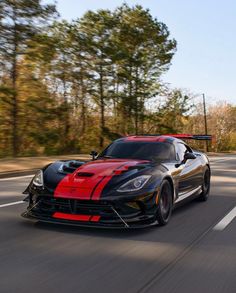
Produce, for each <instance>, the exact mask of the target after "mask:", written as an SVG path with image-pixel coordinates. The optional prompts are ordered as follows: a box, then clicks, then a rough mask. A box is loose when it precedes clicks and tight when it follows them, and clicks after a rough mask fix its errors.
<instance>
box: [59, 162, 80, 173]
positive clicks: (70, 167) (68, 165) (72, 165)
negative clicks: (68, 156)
mask: <svg viewBox="0 0 236 293" xmlns="http://www.w3.org/2000/svg"><path fill="white" fill-rule="evenodd" d="M83 164H84V162H80V161H68V162H64V163H63V164H61V166H60V167H59V169H58V171H59V172H60V173H66V174H68V173H73V172H74V171H75V170H76V169H78V168H79V167H80V166H82V165H83Z"/></svg>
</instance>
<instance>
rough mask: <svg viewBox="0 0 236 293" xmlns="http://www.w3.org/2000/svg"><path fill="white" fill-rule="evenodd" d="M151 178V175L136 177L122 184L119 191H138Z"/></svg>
mask: <svg viewBox="0 0 236 293" xmlns="http://www.w3.org/2000/svg"><path fill="white" fill-rule="evenodd" d="M150 178H151V175H142V176H139V177H136V178H134V179H132V180H130V181H128V182H126V183H125V184H123V185H121V187H120V188H119V189H117V191H119V192H129V191H136V190H139V189H141V188H143V186H144V185H145V184H146V183H147V181H148V180H149V179H150Z"/></svg>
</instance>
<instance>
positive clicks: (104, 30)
mask: <svg viewBox="0 0 236 293" xmlns="http://www.w3.org/2000/svg"><path fill="white" fill-rule="evenodd" d="M56 15H57V13H56V7H55V5H47V4H42V1H40V0H37V1H35V0H34V1H33V0H30V1H29V0H15V1H11V0H2V1H1V2H0V156H6V155H37V154H62V153H78V152H85V151H86V152H87V151H89V150H90V149H92V148H96V149H98V150H99V149H101V148H103V146H104V145H106V144H107V143H109V142H110V141H111V140H113V139H116V138H118V137H120V136H123V135H127V134H148V133H177V132H183V131H187V132H194V133H202V132H203V129H204V128H203V125H202V124H201V121H202V114H201V113H202V112H201V111H200V112H198V111H197V109H196V111H195V113H194V114H191V112H190V110H191V109H193V104H192V95H191V94H189V93H186V92H185V91H183V90H181V89H174V90H171V89H169V88H168V87H166V86H165V85H163V83H162V81H161V77H162V75H163V73H165V72H166V71H167V70H168V69H169V67H170V65H171V60H172V58H173V56H174V54H175V52H176V46H177V44H176V41H175V40H174V39H172V38H171V37H170V32H169V30H168V28H167V26H166V25H165V24H164V23H162V22H159V21H158V20H157V19H155V18H153V17H152V15H151V14H150V12H149V10H145V9H143V8H142V7H141V6H140V5H136V6H134V7H129V6H128V5H126V4H123V5H122V6H120V7H118V8H117V9H115V10H114V11H110V10H98V11H88V12H87V13H85V14H84V15H83V17H81V18H80V19H77V20H74V21H72V22H67V21H65V20H57V21H54V22H52V19H53V18H54V17H55V16H56ZM221 107H222V106H219V109H217V108H216V107H215V108H211V109H209V123H210V125H212V127H211V128H210V131H212V132H213V133H217V138H218V141H219V143H218V144H217V146H216V147H215V149H216V150H222V149H230V148H232V147H235V119H234V120H232V119H233V117H235V108H233V107H231V106H230V105H227V107H226V106H225V110H224V112H222V113H224V115H223V114H222V116H220V109H221ZM226 116H227V117H228V116H230V117H231V118H230V119H231V120H232V121H234V122H232V123H231V124H230V123H229V122H226V121H225V117H226ZM215 117H218V118H217V119H218V120H217V121H216V120H215ZM222 119H223V120H222ZM213 125H214V126H216V125H220V126H219V127H221V128H219V127H215V128H214V127H213ZM223 125H224V129H223V128H222V127H223ZM229 129H230V130H229Z"/></svg>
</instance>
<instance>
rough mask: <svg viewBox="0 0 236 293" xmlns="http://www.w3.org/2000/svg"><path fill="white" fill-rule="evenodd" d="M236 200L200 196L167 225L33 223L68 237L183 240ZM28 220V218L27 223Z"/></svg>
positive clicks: (213, 221)
mask: <svg viewBox="0 0 236 293" xmlns="http://www.w3.org/2000/svg"><path fill="white" fill-rule="evenodd" d="M234 203H235V200H234V198H232V197H230V196H220V195H217V196H214V197H213V196H212V197H210V198H209V200H208V201H207V202H204V203H200V202H197V200H192V201H189V202H186V203H185V204H183V205H181V206H179V207H178V208H176V209H175V210H174V212H173V214H172V218H171V221H170V222H169V224H168V225H167V226H164V227H160V226H153V227H150V228H142V229H125V228H124V229H110V228H109V229H107V228H92V227H78V226H69V225H60V224H49V223H43V222H36V223H35V224H34V225H33V227H32V225H31V228H37V229H40V230H41V231H42V230H45V231H52V232H56V233H63V234H66V235H68V237H69V235H78V236H80V237H91V239H92V238H111V239H126V240H134V241H151V242H166V243H168V242H171V243H177V244H182V243H184V242H185V241H186V240H187V239H190V238H195V237H198V236H199V235H200V234H202V233H203V232H204V231H206V230H207V229H209V228H211V227H212V226H213V225H215V224H216V222H217V221H218V220H219V219H220V218H221V217H223V216H224V214H225V213H226V212H227V211H228V210H229V209H230V207H231V206H232V205H233V204H234ZM27 223H28V222H27ZM27 223H26V222H25V225H26V224H27Z"/></svg>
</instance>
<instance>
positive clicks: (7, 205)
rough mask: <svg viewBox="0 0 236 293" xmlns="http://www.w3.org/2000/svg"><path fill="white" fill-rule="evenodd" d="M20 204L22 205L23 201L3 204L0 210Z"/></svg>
mask: <svg viewBox="0 0 236 293" xmlns="http://www.w3.org/2000/svg"><path fill="white" fill-rule="evenodd" d="M21 203H24V201H23V200H21V201H15V202H10V203H5V204H1V205H0V208H5V207H9V206H14V205H16V204H21Z"/></svg>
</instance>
